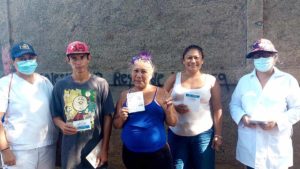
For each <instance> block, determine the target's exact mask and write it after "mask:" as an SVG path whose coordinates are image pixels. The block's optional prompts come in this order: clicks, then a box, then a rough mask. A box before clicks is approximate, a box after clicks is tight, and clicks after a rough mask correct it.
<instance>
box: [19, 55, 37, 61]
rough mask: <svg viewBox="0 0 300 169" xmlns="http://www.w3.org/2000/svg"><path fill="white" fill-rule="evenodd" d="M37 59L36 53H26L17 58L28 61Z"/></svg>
mask: <svg viewBox="0 0 300 169" xmlns="http://www.w3.org/2000/svg"><path fill="white" fill-rule="evenodd" d="M34 59H36V56H34V55H24V56H22V57H19V58H16V60H18V61H26V60H34Z"/></svg>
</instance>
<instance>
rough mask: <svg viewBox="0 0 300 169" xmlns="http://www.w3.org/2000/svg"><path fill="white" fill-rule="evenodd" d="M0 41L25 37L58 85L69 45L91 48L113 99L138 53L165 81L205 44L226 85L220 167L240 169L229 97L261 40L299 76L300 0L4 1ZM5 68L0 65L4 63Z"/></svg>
mask: <svg viewBox="0 0 300 169" xmlns="http://www.w3.org/2000/svg"><path fill="white" fill-rule="evenodd" d="M0 4H1V5H0V30H1V32H0V46H1V48H2V53H1V54H2V55H5V51H7V50H6V49H7V48H9V44H12V43H15V42H19V41H21V40H24V41H27V42H29V43H31V44H33V46H34V47H35V49H36V51H37V53H38V55H39V68H38V71H39V72H40V73H44V74H45V75H46V76H48V77H49V78H50V79H51V80H52V81H53V82H55V81H56V80H57V79H58V78H60V77H61V76H64V75H65V73H66V72H69V71H70V68H69V66H68V65H67V64H66V63H65V62H64V61H63V58H64V56H65V54H64V53H65V48H66V46H67V44H68V43H69V42H71V41H74V40H81V41H85V42H87V43H88V44H89V45H90V48H91V53H92V56H93V63H92V64H91V66H90V68H91V71H93V72H95V73H97V74H98V75H102V76H103V77H105V78H106V79H107V80H108V81H109V83H110V84H111V86H112V92H113V96H114V99H115V100H117V98H118V94H119V92H120V91H121V90H123V89H126V88H128V85H129V83H130V81H129V78H128V69H127V67H128V62H129V60H130V58H131V57H132V56H134V55H136V54H137V53H138V52H139V51H141V50H148V51H150V52H151V53H152V54H153V56H154V63H155V64H156V67H157V76H156V78H155V79H154V83H155V84H157V85H162V84H163V82H164V80H165V78H166V77H167V76H168V75H169V74H170V73H171V72H176V71H179V70H181V68H182V66H181V62H180V58H181V54H182V52H183V49H184V48H185V47H186V46H187V45H190V44H193V43H194V44H198V45H200V46H202V47H203V48H204V52H205V65H204V68H203V71H205V72H208V73H211V74H214V75H216V76H217V77H218V79H219V80H220V82H221V84H222V101H223V106H224V116H225V117H224V149H223V150H222V151H221V152H218V153H217V165H218V167H217V168H224V169H225V168H226V169H240V168H242V166H241V165H240V164H239V163H238V162H236V160H235V155H234V154H235V145H236V126H235V124H234V123H233V121H232V120H231V119H230V116H229V111H228V102H229V100H230V96H231V93H232V91H233V89H234V87H235V84H236V83H237V81H238V80H239V78H240V77H241V76H242V75H243V74H245V73H246V72H249V71H251V70H252V63H251V62H248V61H246V60H245V58H244V56H245V54H246V52H247V51H248V49H249V46H250V44H251V43H252V42H253V41H254V40H255V39H257V38H259V37H266V38H269V39H270V40H272V41H273V42H274V44H275V46H276V48H277V49H278V50H279V52H280V53H279V54H280V58H281V59H280V61H281V62H280V64H278V67H279V68H281V69H283V70H284V71H288V72H290V73H292V74H293V75H294V76H295V77H296V78H297V79H298V80H300V74H299V73H298V70H299V69H300V67H299V66H298V63H299V56H300V55H299V54H300V49H299V48H297V47H298V46H297V45H298V44H299V42H300V38H299V37H300V36H299V31H297V28H299V26H300V20H299V15H300V1H297V0H272V1H271V0H184V1H182V0H152V1H147V0H126V1H125V0H88V1H87V0H26V1H23V0H0ZM0 68H2V67H0ZM298 129H300V126H299V125H296V126H295V132H294V136H293V139H294V145H295V148H294V150H295V155H294V156H295V162H294V164H295V167H294V168H297V166H298V167H299V166H300V160H299V159H300V146H299V145H300V144H299V143H300V133H299V132H297V131H298ZM119 134H120V131H118V130H113V135H112V139H111V153H110V163H111V169H122V168H123V165H122V162H121V156H120V155H121V143H120V138H119Z"/></svg>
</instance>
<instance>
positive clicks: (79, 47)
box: [66, 41, 90, 55]
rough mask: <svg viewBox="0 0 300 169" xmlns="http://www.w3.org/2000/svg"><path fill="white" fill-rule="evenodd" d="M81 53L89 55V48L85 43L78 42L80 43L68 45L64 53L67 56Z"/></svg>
mask: <svg viewBox="0 0 300 169" xmlns="http://www.w3.org/2000/svg"><path fill="white" fill-rule="evenodd" d="M81 53H87V54H89V53H90V51H89V47H88V45H87V44H86V43H84V42H80V41H74V42H71V43H70V44H69V45H68V47H67V51H66V54H67V55H70V54H81Z"/></svg>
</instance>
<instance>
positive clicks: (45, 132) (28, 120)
mask: <svg viewBox="0 0 300 169" xmlns="http://www.w3.org/2000/svg"><path fill="white" fill-rule="evenodd" d="M11 58H12V60H13V65H14V67H15V70H16V72H15V73H11V74H9V75H7V76H4V77H3V78H1V79H0V119H1V118H2V117H3V116H4V115H5V119H4V122H3V123H1V122H0V150H1V154H2V156H3V161H4V164H5V165H7V168H8V169H12V168H13V169H24V168H26V169H53V168H55V143H56V139H57V131H56V128H55V126H54V124H53V122H52V118H51V113H50V99H51V92H52V89H53V86H52V84H51V82H50V81H49V80H48V79H47V78H45V77H44V76H41V75H40V74H38V73H35V70H36V68H37V65H38V64H37V61H36V60H37V55H36V53H35V51H34V49H33V47H32V46H31V45H30V44H28V43H24V42H21V43H18V44H15V45H14V46H13V47H12V49H11Z"/></svg>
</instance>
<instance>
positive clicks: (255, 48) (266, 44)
mask: <svg viewBox="0 0 300 169" xmlns="http://www.w3.org/2000/svg"><path fill="white" fill-rule="evenodd" d="M256 52H271V53H278V51H277V50H276V49H275V47H274V45H273V43H272V42H271V41H270V40H268V39H259V40H257V41H255V42H254V43H253V45H252V47H251V51H250V52H249V53H248V54H247V55H246V58H247V59H249V58H251V57H252V56H253V54H254V53H256Z"/></svg>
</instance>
